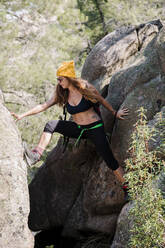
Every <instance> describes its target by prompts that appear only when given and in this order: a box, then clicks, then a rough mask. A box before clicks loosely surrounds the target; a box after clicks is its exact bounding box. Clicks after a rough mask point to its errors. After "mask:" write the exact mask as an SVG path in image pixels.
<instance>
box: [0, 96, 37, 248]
mask: <svg viewBox="0 0 165 248" xmlns="http://www.w3.org/2000/svg"><path fill="white" fill-rule="evenodd" d="M1 95H2V94H1ZM2 99H3V98H1V101H0V119H1V122H0V133H1V139H0V210H1V211H0V247H2V248H4V247H8V248H23V247H26V248H33V247H34V240H33V236H32V234H31V232H30V230H29V228H28V225H27V222H28V214H29V194H28V185H27V168H26V164H25V163H24V162H23V154H22V146H21V137H20V135H19V133H18V130H17V127H16V125H15V122H14V120H13V119H12V117H11V115H10V113H9V111H8V110H7V109H6V108H5V107H4V105H3V104H2V102H3V101H2Z"/></svg>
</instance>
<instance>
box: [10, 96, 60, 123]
mask: <svg viewBox="0 0 165 248" xmlns="http://www.w3.org/2000/svg"><path fill="white" fill-rule="evenodd" d="M55 103H56V102H55V97H54V96H53V97H52V98H51V99H49V100H48V101H47V102H45V103H43V104H38V105H37V106H35V107H34V108H32V109H30V110H29V111H27V112H25V113H23V114H20V115H17V114H15V113H14V112H11V115H12V116H14V117H15V118H16V119H17V121H18V120H21V119H22V118H24V117H26V116H29V115H35V114H38V113H40V112H42V111H45V110H46V109H48V108H49V107H51V106H53V105H54V104H55Z"/></svg>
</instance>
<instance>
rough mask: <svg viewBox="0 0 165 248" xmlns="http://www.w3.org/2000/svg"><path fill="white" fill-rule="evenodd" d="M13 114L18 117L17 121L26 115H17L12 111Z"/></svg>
mask: <svg viewBox="0 0 165 248" xmlns="http://www.w3.org/2000/svg"><path fill="white" fill-rule="evenodd" d="M11 115H12V116H14V117H15V118H16V121H19V120H21V119H22V118H23V117H24V116H23V115H17V114H15V113H14V112H11Z"/></svg>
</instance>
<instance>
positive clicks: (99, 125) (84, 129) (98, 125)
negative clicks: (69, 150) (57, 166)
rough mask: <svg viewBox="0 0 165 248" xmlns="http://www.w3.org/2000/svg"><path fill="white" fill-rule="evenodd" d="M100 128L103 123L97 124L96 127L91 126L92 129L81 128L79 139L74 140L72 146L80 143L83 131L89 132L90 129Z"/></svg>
mask: <svg viewBox="0 0 165 248" xmlns="http://www.w3.org/2000/svg"><path fill="white" fill-rule="evenodd" d="M77 126H78V128H81V126H80V125H77ZM101 126H103V123H99V124H97V125H95V126H93V127H89V128H83V129H82V130H81V132H80V135H79V137H78V138H77V140H76V142H75V144H74V145H75V146H77V144H78V142H79V141H80V139H81V136H82V134H83V132H84V131H86V130H90V129H95V128H98V127H101Z"/></svg>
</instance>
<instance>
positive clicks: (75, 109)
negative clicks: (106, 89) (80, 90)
mask: <svg viewBox="0 0 165 248" xmlns="http://www.w3.org/2000/svg"><path fill="white" fill-rule="evenodd" d="M91 107H93V102H91V101H90V100H86V99H85V98H84V97H83V96H82V98H81V101H80V102H79V104H78V105H76V106H73V105H70V104H69V103H68V102H67V104H66V109H67V111H68V113H69V114H71V115H74V114H77V113H80V112H84V111H86V110H88V109H90V108H91Z"/></svg>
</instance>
